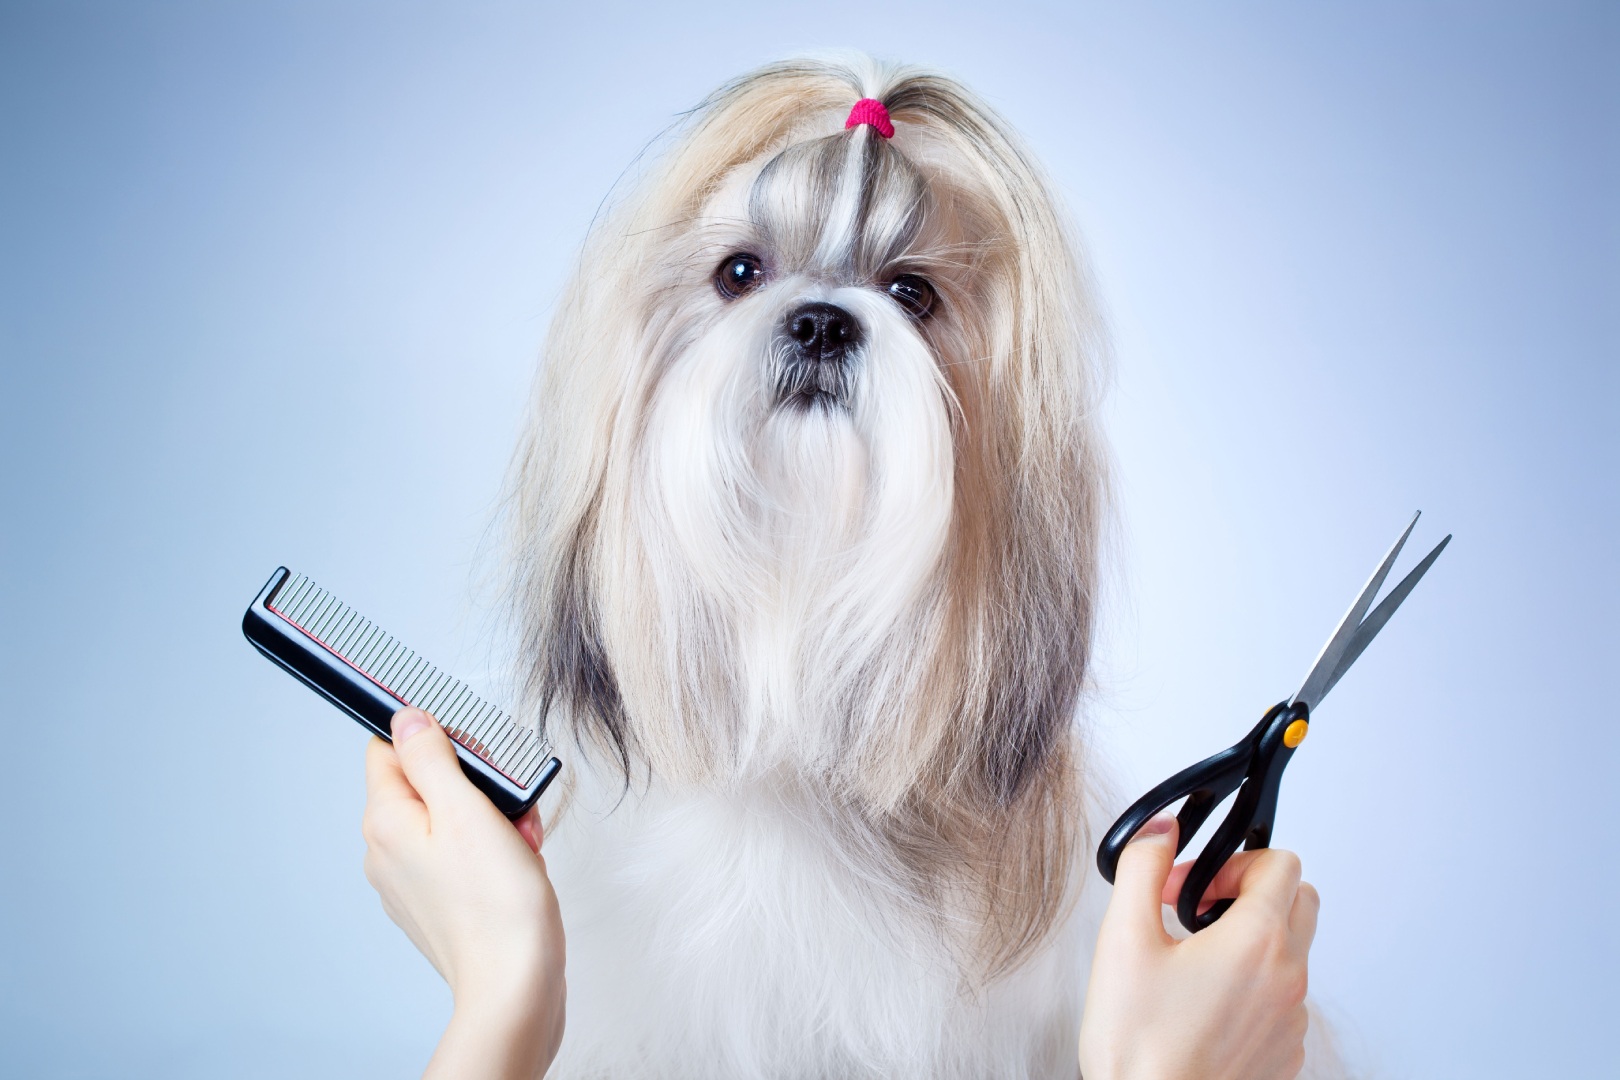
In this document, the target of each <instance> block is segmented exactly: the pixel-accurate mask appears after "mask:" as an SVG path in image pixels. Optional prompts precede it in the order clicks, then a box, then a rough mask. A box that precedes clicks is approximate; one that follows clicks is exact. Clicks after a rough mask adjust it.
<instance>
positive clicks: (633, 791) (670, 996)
mask: <svg viewBox="0 0 1620 1080" xmlns="http://www.w3.org/2000/svg"><path fill="white" fill-rule="evenodd" d="M857 103H859V105H857ZM1068 236H1069V234H1068V230H1067V228H1066V227H1065V223H1064V221H1063V218H1062V215H1061V214H1060V213H1059V211H1058V210H1057V208H1056V206H1055V204H1054V200H1053V198H1052V195H1051V193H1050V191H1049V190H1048V187H1047V185H1046V184H1045V183H1044V182H1043V180H1042V178H1041V176H1040V173H1039V172H1038V170H1037V169H1036V167H1035V165H1034V164H1033V163H1032V161H1031V159H1030V157H1029V156H1028V154H1027V153H1026V152H1025V151H1024V150H1023V149H1022V148H1021V147H1020V145H1019V143H1018V141H1017V140H1016V139H1015V138H1014V137H1013V136H1012V135H1011V134H1010V133H1009V131H1008V129H1007V127H1006V126H1005V125H1004V123H1003V122H1002V121H1001V120H1000V119H998V118H997V117H996V116H995V115H994V114H993V113H992V112H991V111H990V110H989V109H988V108H986V107H985V105H984V104H983V103H981V102H980V101H979V100H978V99H977V98H975V97H974V96H973V95H972V94H970V93H969V92H967V91H966V90H965V89H963V88H962V87H961V86H960V85H958V84H957V83H955V82H953V81H951V80H950V79H947V78H944V77H942V76H940V75H937V74H934V73H931V72H927V71H922V70H918V69H915V68H909V67H895V66H888V65H883V64H879V63H876V62H873V61H870V60H867V59H865V58H859V57H857V58H843V59H835V60H801V61H792V62H787V63H780V64H775V65H771V66H769V67H765V68H762V69H760V70H758V71H755V72H753V73H752V74H749V75H747V76H744V77H743V78H741V79H738V80H737V81H735V82H732V83H730V84H728V85H726V86H725V87H723V88H722V89H720V90H719V91H718V92H717V93H716V94H714V95H713V96H712V97H711V98H710V99H709V100H708V101H707V102H706V103H704V105H703V106H702V107H700V108H699V109H698V110H696V111H695V112H694V113H693V114H692V115H691V116H690V117H689V118H688V120H687V121H686V123H685V124H684V125H683V127H682V129H681V131H680V132H679V134H678V136H677V138H676V141H675V143H674V145H673V147H672V148H671V149H670V151H669V152H668V154H667V156H665V157H664V158H663V159H662V160H661V161H660V162H659V163H658V164H657V165H656V167H654V168H651V169H649V170H648V171H647V172H646V174H645V175H644V176H643V177H641V178H640V180H639V181H638V182H637V183H636V184H635V186H634V190H633V191H632V192H631V193H630V194H629V195H627V196H626V197H625V198H623V199H621V200H620V201H619V202H618V203H617V204H616V205H615V206H614V207H613V208H611V209H610V210H609V211H608V212H607V213H606V214H605V216H604V217H603V218H602V220H601V221H600V222H599V223H598V224H597V226H596V227H595V228H594V229H593V231H592V234H591V236H590V238H589V241H588V242H587V244H586V247H585V250H584V253H583V255H582V256H581V259H580V263H579V266H578V270H577V272H576V274H575V275H574V278H573V281H572V283H571V284H570V286H569V287H568V289H567V292H566V294H565V296H564V298H563V301H562V304H561V308H560V311H559V313H558V315H557V318H556V320H555V323H554V325H553V327H552V331H551V334H550V338H549V341H548V344H547V346H546V354H545V359H544V364H543V367H542V372H541V376H540V378H539V381H538V384H537V393H536V400H535V406H534V415H533V420H532V424H531V426H530V428H529V431H528V434H527V436H526V439H525V441H524V444H523V446H522V447H521V450H520V453H519V457H518V461H517V466H516V471H515V477H516V481H515V493H514V501H513V519H514V521H515V522H516V526H517V528H516V536H515V550H516V553H517V559H518V564H519V567H518V569H519V590H518V594H519V600H520V604H521V612H522V618H523V627H524V638H523V641H524V659H525V662H526V664H528V665H529V666H528V668H527V669H526V670H527V676H528V680H529V687H528V688H529V690H530V691H531V692H532V695H533V701H532V706H533V708H534V709H535V710H536V712H537V714H538V715H540V716H541V717H542V718H543V719H544V721H545V722H547V723H548V724H549V725H551V727H552V728H553V730H554V731H556V730H569V731H572V733H573V735H574V736H575V738H576V740H577V742H578V744H579V746H580V753H579V754H578V756H577V759H576V762H575V765H574V769H573V774H574V786H573V792H572V796H571V799H570V805H569V808H568V810H567V812H566V814H565V815H564V819H563V820H562V821H560V822H558V823H556V825H555V828H554V835H553V836H552V837H551V838H550V840H549V841H548V844H547V855H548V860H549V862H550V865H551V867H552V870H553V873H554V876H555V879H556V884H557V889H558V892H559V893H560V894H561V898H562V903H563V910H564V913H565V918H566V920H567V930H568V948H569V960H570V962H569V965H568V979H569V1009H568V1012H569V1019H568V1036H567V1040H566V1042H565V1045H564V1048H563V1051H562V1056H561V1057H560V1058H559V1059H558V1061H557V1063H556V1066H555V1069H554V1073H553V1075H555V1076H560V1077H599V1076H600V1077H608V1076H611V1077H618V1078H626V1077H640V1076H658V1077H694V1078H698V1077H701V1078H708V1080H712V1078H718V1077H738V1078H743V1077H747V1078H750V1080H752V1078H758V1077H852V1076H884V1077H929V1078H948V1077H974V1078H982V1077H991V1076H1005V1077H1030V1076H1072V1075H1074V1072H1075V1064H1074V1062H1075V1056H1074V1055H1075V1033H1076V1030H1077V1026H1078V1018H1079V1000H1078V999H1079V995H1080V990H1081V987H1082V986H1083V982H1084V977H1085V967H1086V964H1087V961H1088V955H1087V954H1088V948H1087V944H1088V943H1087V942H1086V941H1085V940H1084V938H1085V936H1086V935H1084V934H1082V933H1078V932H1077V920H1076V918H1075V916H1074V914H1073V913H1074V910H1075V899H1076V892H1077V886H1078V882H1079V880H1080V879H1081V876H1082V875H1081V865H1082V863H1083V862H1084V850H1085V847H1084V845H1085V835H1084V832H1085V830H1084V827H1083V823H1084V807H1083V803H1084V794H1085V792H1086V790H1087V788H1088V786H1089V781H1088V778H1087V775H1086V772H1085V765H1086V757H1087V755H1086V753H1085V752H1084V749H1083V748H1082V746H1081V745H1080V743H1079V741H1078V735H1077V728H1076V723H1075V718H1076V712H1077V706H1078V703H1079V699H1080V697H1081V694H1082V692H1083V690H1084V688H1085V686H1086V679H1087V654H1088V649H1089V647H1090V643H1091V638H1092V620H1093V612H1094V610H1095V604H1096V596H1095V594H1096V582H1097V579H1098V570H1097V546H1098V533H1099V522H1100V519H1101V515H1102V505H1103V501H1104V487H1105V484H1104V473H1105V469H1104V464H1103V461H1102V452H1101V448H1100V443H1099V436H1098V433H1097V429H1096V424H1095V409H1094V403H1095V398H1096V389H1097V387H1096V384H1097V381H1098V364H1099V352H1100V344H1099V332H1098V327H1097V320H1096V317H1095V314H1094V311H1093V304H1092V300H1091V297H1090V293H1089V290H1088V286H1087V284H1086V279H1085V276H1084V273H1083V271H1082V268H1081V266H1080V264H1079V262H1078V260H1077V257H1076V254H1075V251H1074V248H1073V245H1072V243H1071V242H1070V240H1069V238H1068Z"/></svg>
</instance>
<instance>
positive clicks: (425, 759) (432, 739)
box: [393, 709, 493, 813]
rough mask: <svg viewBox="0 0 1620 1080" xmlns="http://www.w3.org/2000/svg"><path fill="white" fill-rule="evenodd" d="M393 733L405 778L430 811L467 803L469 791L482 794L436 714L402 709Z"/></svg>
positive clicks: (398, 714)
mask: <svg viewBox="0 0 1620 1080" xmlns="http://www.w3.org/2000/svg"><path fill="white" fill-rule="evenodd" d="M393 734H394V753H395V755H397V756H398V758H399V764H400V768H401V769H403V770H404V773H405V779H406V780H408V781H409V782H410V785H411V787H413V788H415V789H416V792H417V794H418V795H420V796H421V797H422V801H423V802H425V803H427V807H428V812H429V813H435V812H441V811H443V810H447V809H449V808H450V807H453V806H456V805H458V804H461V803H465V802H466V800H467V796H468V795H469V794H472V795H478V796H479V797H480V798H482V796H481V795H479V793H478V789H477V788H475V787H473V786H472V781H470V780H468V779H467V777H466V775H465V774H464V773H462V771H461V766H460V765H459V764H458V763H457V762H456V751H455V748H454V747H453V746H451V744H450V736H448V735H446V734H445V733H444V729H443V728H441V727H440V726H439V725H438V723H437V722H436V721H435V720H434V719H433V717H431V716H429V715H428V714H427V713H425V712H423V711H422V710H421V709H401V710H399V712H397V713H395V714H394V721H393ZM491 809H493V807H491Z"/></svg>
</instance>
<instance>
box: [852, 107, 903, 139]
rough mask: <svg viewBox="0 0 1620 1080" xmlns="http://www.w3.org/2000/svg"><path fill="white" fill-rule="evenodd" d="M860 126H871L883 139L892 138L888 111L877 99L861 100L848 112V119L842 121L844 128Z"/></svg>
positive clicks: (892, 125)
mask: <svg viewBox="0 0 1620 1080" xmlns="http://www.w3.org/2000/svg"><path fill="white" fill-rule="evenodd" d="M861 124H871V125H872V127H873V128H875V129H876V130H877V133H878V134H879V135H881V136H883V137H884V138H885V139H892V138H894V124H893V123H892V122H891V121H890V120H889V110H888V109H885V108H884V107H883V102H881V101H879V100H878V99H877V98H869V97H867V98H861V100H859V101H857V102H856V103H855V107H854V108H853V109H851V110H849V119H848V120H845V121H844V126H845V127H846V128H852V127H858V126H860V125H861Z"/></svg>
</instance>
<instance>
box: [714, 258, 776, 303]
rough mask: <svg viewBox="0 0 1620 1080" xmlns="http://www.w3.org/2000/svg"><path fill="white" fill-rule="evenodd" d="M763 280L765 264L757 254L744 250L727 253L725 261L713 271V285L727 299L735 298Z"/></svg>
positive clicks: (755, 287)
mask: <svg viewBox="0 0 1620 1080" xmlns="http://www.w3.org/2000/svg"><path fill="white" fill-rule="evenodd" d="M764 282H765V264H764V263H762V262H760V261H759V256H757V255H749V254H747V253H746V252H739V253H738V254H736V255H727V256H726V261H725V262H723V263H721V264H720V268H719V269H717V270H716V271H715V272H714V287H715V288H716V289H717V290H719V292H720V295H721V296H723V297H725V298H726V299H727V300H735V299H737V297H739V296H741V295H742V294H743V293H745V292H750V291H752V290H754V289H757V288H758V287H759V286H760V285H762V284H764Z"/></svg>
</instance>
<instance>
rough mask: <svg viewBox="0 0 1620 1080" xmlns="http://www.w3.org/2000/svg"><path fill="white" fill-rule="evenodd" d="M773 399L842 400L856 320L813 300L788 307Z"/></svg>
mask: <svg viewBox="0 0 1620 1080" xmlns="http://www.w3.org/2000/svg"><path fill="white" fill-rule="evenodd" d="M781 341H782V347H781V348H780V349H779V350H778V352H779V355H780V356H781V373H780V375H779V376H778V378H777V387H776V390H777V400H778V401H779V402H781V403H782V404H783V405H792V406H797V407H799V408H815V407H818V406H832V405H841V404H843V403H844V402H845V400H846V399H847V398H848V396H849V368H850V360H851V358H852V357H853V355H854V353H855V351H856V350H857V349H858V348H859V347H860V344H861V324H860V321H859V320H857V319H856V318H855V316H854V315H852V314H850V313H849V312H847V311H845V310H844V309H843V308H841V307H839V306H838V305H836V304H828V303H825V302H822V301H816V302H814V303H809V304H800V305H799V306H798V307H796V308H794V309H793V310H792V311H790V312H788V314H787V318H786V319H785V320H784V322H783V327H782V338H781Z"/></svg>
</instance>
